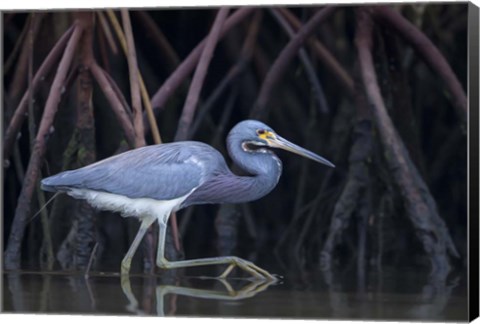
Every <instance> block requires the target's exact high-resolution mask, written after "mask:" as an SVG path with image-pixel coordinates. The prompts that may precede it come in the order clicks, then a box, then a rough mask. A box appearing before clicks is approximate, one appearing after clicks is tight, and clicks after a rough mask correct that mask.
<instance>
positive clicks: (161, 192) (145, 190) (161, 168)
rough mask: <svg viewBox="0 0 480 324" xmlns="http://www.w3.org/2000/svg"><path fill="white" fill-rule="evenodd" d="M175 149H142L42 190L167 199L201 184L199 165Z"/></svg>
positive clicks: (58, 178)
mask: <svg viewBox="0 0 480 324" xmlns="http://www.w3.org/2000/svg"><path fill="white" fill-rule="evenodd" d="M190 155H191V153H190V152H188V151H186V150H178V148H177V147H175V146H171V145H170V146H167V145H165V146H163V147H161V148H159V147H158V146H157V147H156V148H154V147H144V148H141V149H136V150H133V151H129V152H126V153H123V154H120V155H117V156H113V157H111V158H108V159H106V160H102V161H100V162H97V163H95V164H92V165H89V166H86V167H84V168H81V169H77V170H72V171H65V172H62V173H60V174H58V175H55V176H52V177H49V178H46V179H44V180H43V181H42V185H43V186H44V187H51V188H55V187H56V188H63V189H65V190H68V189H69V188H77V189H90V190H97V191H102V192H108V193H113V194H117V195H123V196H126V197H129V198H152V199H157V200H168V199H173V198H178V197H181V196H184V195H186V194H188V193H190V192H191V191H192V190H194V189H195V188H197V187H198V186H200V185H201V184H202V182H203V178H204V174H205V172H204V171H205V170H204V168H203V167H202V164H199V163H195V160H194V159H193V160H192V159H191V158H190Z"/></svg>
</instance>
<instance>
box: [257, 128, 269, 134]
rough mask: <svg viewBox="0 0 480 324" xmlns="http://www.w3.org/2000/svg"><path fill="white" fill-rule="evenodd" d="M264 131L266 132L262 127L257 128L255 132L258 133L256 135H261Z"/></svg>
mask: <svg viewBox="0 0 480 324" xmlns="http://www.w3.org/2000/svg"><path fill="white" fill-rule="evenodd" d="M266 132H267V131H266V130H264V129H258V130H257V134H258V135H263V134H265V133H266Z"/></svg>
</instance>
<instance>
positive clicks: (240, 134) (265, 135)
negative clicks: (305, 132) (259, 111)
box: [229, 120, 335, 167]
mask: <svg viewBox="0 0 480 324" xmlns="http://www.w3.org/2000/svg"><path fill="white" fill-rule="evenodd" d="M229 138H236V139H237V140H240V142H241V147H242V150H243V151H245V152H258V153H268V152H269V150H268V148H279V149H283V150H286V151H289V152H292V153H295V154H298V155H301V156H304V157H306V158H309V159H311V160H313V161H316V162H319V163H322V164H325V165H328V166H330V167H335V165H334V164H333V163H331V162H330V161H328V160H327V159H325V158H323V157H321V156H319V155H317V154H315V153H313V152H311V151H309V150H306V149H304V148H302V147H300V146H298V145H296V144H293V143H292V142H290V141H287V140H286V139H284V138H283V137H281V136H279V135H278V134H277V133H276V132H275V131H274V130H273V129H272V128H271V127H270V126H268V125H265V124H264V123H262V122H260V121H257V120H244V121H242V122H240V123H238V124H237V125H235V127H234V128H233V129H232V130H231V131H230V134H229Z"/></svg>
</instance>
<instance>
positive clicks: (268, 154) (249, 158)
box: [42, 120, 334, 280]
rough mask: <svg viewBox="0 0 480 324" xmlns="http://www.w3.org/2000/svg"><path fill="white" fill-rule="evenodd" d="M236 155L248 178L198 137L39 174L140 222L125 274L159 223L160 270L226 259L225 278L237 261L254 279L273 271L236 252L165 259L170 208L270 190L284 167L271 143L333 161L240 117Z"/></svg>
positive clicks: (49, 184)
mask: <svg viewBox="0 0 480 324" xmlns="http://www.w3.org/2000/svg"><path fill="white" fill-rule="evenodd" d="M227 148H228V151H229V154H230V156H231V158H232V160H233V161H234V162H235V163H236V164H237V165H238V166H239V167H240V168H241V169H243V170H244V171H246V172H247V173H248V174H249V176H237V175H235V174H234V173H232V172H231V171H230V170H229V168H228V167H227V164H226V162H225V159H224V158H223V156H222V155H221V154H220V152H218V151H217V150H215V149H214V148H213V147H211V146H209V145H207V144H204V143H200V142H193V141H184V142H175V143H169V144H159V145H152V146H145V147H141V148H137V149H134V150H131V151H128V152H125V153H122V154H119V155H116V156H113V157H110V158H107V159H105V160H102V161H99V162H96V163H94V164H91V165H89V166H86V167H83V168H80V169H77V170H72V171H65V172H62V173H59V174H57V175H54V176H51V177H48V178H45V179H43V180H42V189H43V190H47V191H52V192H65V193H67V194H68V195H70V196H72V197H74V198H77V199H85V200H86V201H87V202H88V203H90V204H91V205H92V206H94V207H96V208H98V209H101V210H109V211H113V212H120V213H121V215H122V216H123V217H127V216H133V217H136V218H138V219H139V220H140V222H141V224H140V229H139V230H138V233H137V235H136V237H135V239H134V240H133V243H132V245H131V246H130V248H129V250H128V252H127V254H126V255H125V257H124V259H123V260H122V265H121V274H122V275H124V274H128V272H129V271H130V265H131V262H132V258H133V255H134V253H135V251H136V250H137V248H138V245H139V244H140V242H141V240H142V238H143V236H144V235H145V232H146V231H147V229H148V228H149V227H150V225H152V223H153V222H154V221H155V220H157V221H158V224H159V228H160V231H159V237H158V247H157V258H156V264H157V266H158V267H160V268H163V269H172V268H181V267H192V266H202V265H214V264H226V265H228V267H227V268H226V270H225V271H224V272H223V273H222V274H221V275H220V277H221V278H225V277H226V276H228V274H229V273H230V272H231V271H232V270H233V269H234V268H235V267H239V268H241V269H243V270H245V271H247V272H248V273H250V274H251V275H252V276H254V277H256V278H262V279H269V280H275V277H274V276H273V275H271V274H270V273H269V272H267V271H265V270H264V269H262V268H260V267H258V266H256V265H255V264H253V263H252V262H249V261H246V260H244V259H241V258H238V257H235V256H223V257H214V258H204V259H194V260H183V261H168V260H167V259H166V258H165V255H164V251H165V250H164V249H165V235H166V230H167V221H168V218H169V217H170V214H171V213H173V212H175V211H178V210H180V209H182V208H185V207H188V206H191V205H199V204H222V203H244V202H248V201H253V200H256V199H259V198H261V197H263V196H265V195H266V194H268V193H269V192H270V191H271V190H272V189H273V188H274V187H275V186H276V185H277V183H278V179H279V178H280V174H281V173H282V163H281V162H280V159H279V158H278V157H277V156H276V155H275V154H274V153H273V152H272V151H271V150H270V148H280V149H284V150H287V151H290V152H293V153H296V154H299V155H301V156H304V157H307V158H309V159H312V160H314V161H317V162H320V163H323V164H326V165H328V166H330V167H334V165H333V164H332V163H331V162H329V161H327V160H326V159H324V158H322V157H321V156H319V155H317V154H315V153H312V152H310V151H307V150H305V149H303V148H301V147H299V146H297V145H295V144H293V143H291V142H289V141H287V140H285V139H284V138H282V137H280V136H279V135H277V134H276V133H275V132H274V131H273V130H272V129H271V128H270V127H269V126H267V125H265V124H264V123H261V122H259V121H255V120H246V121H242V122H240V123H238V124H237V125H236V126H235V127H234V128H233V129H232V130H231V131H230V133H229V134H228V137H227Z"/></svg>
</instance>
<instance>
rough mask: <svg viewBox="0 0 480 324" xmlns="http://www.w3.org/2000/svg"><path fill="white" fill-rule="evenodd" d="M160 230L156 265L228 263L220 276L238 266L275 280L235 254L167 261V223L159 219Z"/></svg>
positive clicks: (165, 267)
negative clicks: (165, 252)
mask: <svg viewBox="0 0 480 324" xmlns="http://www.w3.org/2000/svg"><path fill="white" fill-rule="evenodd" d="M158 223H159V228H160V231H159V233H158V247H157V266H158V267H160V268H162V269H175V268H183V267H196V266H206V265H217V264H228V265H229V266H228V268H227V269H226V270H225V271H224V272H223V273H222V274H221V275H220V278H226V277H227V276H228V274H230V272H231V271H232V270H233V269H234V268H235V267H239V268H240V269H242V270H244V271H246V272H248V273H250V274H251V275H252V276H254V277H255V278H257V279H268V280H272V281H276V280H277V278H276V277H275V276H273V275H272V274H270V273H269V272H268V271H266V270H264V269H262V268H260V267H258V266H256V265H255V264H253V263H252V262H250V261H247V260H244V259H241V258H238V257H235V256H222V257H215V258H204V259H193V260H182V261H172V262H170V261H168V260H167V259H166V258H165V254H164V251H165V236H166V234H167V224H166V223H165V222H161V221H159V222H158Z"/></svg>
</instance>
